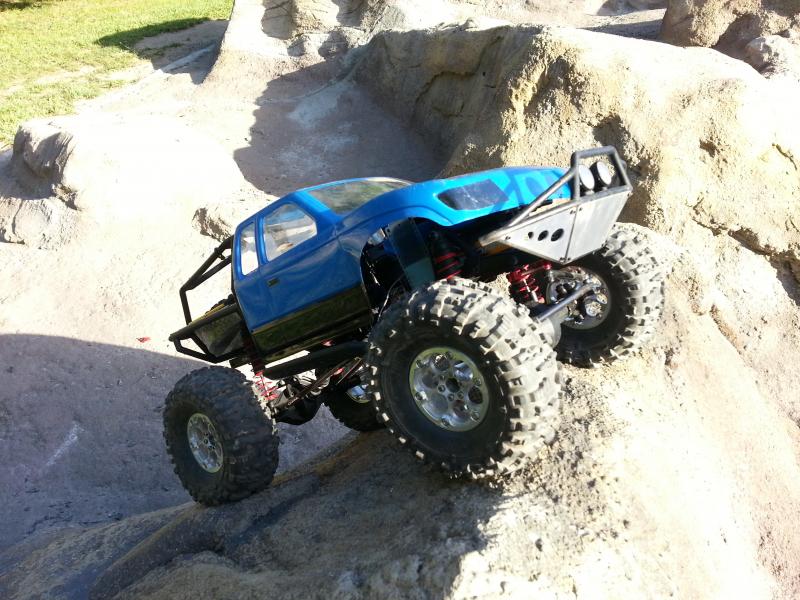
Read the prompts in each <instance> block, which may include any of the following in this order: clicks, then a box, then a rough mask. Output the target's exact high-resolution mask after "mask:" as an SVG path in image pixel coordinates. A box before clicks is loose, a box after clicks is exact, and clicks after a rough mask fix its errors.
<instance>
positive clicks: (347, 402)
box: [323, 390, 384, 431]
mask: <svg viewBox="0 0 800 600" xmlns="http://www.w3.org/2000/svg"><path fill="white" fill-rule="evenodd" d="M323 402H324V403H325V406H327V407H328V409H329V410H330V411H331V414H332V415H333V417H334V418H335V419H336V420H337V421H339V422H340V423H341V424H342V425H344V426H345V427H348V428H349V429H353V430H355V431H375V430H376V429H382V428H383V427H384V424H383V423H381V422H380V421H378V415H377V413H376V412H375V406H374V405H373V404H372V401H370V400H369V398H368V397H367V402H357V401H355V400H353V399H352V398H351V397H350V395H349V394H348V393H347V392H346V391H345V390H336V391H331V392H325V398H324V400H323Z"/></svg>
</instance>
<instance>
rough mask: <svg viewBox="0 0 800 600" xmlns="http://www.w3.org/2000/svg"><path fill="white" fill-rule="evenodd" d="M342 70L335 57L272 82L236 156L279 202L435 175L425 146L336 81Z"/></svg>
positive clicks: (364, 96)
mask: <svg viewBox="0 0 800 600" xmlns="http://www.w3.org/2000/svg"><path fill="white" fill-rule="evenodd" d="M341 64H342V63H341V61H340V60H339V59H338V58H336V57H334V58H331V59H329V60H326V61H323V62H320V63H317V64H314V65H311V66H308V67H304V68H300V69H297V70H295V71H292V72H289V73H286V74H284V75H282V76H280V77H277V78H276V79H274V80H272V81H270V83H269V85H268V87H267V88H266V89H265V90H264V92H263V94H262V95H261V96H260V98H259V99H258V105H259V106H258V108H257V109H256V110H255V113H254V116H255V122H254V123H253V125H252V126H251V128H250V133H251V135H250V136H249V138H248V140H247V141H248V144H247V146H245V147H242V148H240V149H238V150H236V151H235V152H234V159H235V160H236V163H237V164H238V165H239V168H240V169H241V171H242V173H243V174H244V176H245V178H246V179H247V180H248V181H249V182H250V183H252V184H253V185H254V186H256V187H257V188H259V189H261V190H263V191H266V192H268V193H271V194H276V195H283V194H286V193H289V192H291V191H293V190H294V189H296V187H298V186H309V185H314V184H318V183H325V182H327V181H334V180H339V179H347V178H351V177H371V176H386V177H399V178H403V179H410V180H423V179H427V178H429V177H431V176H433V175H435V174H436V173H437V172H438V170H439V166H440V165H439V162H440V161H439V160H438V159H437V158H436V157H435V156H434V154H433V153H432V151H431V149H430V148H429V147H428V146H427V145H426V144H425V143H424V142H423V140H422V138H421V137H420V136H419V135H418V134H416V133H415V132H413V131H412V130H410V129H409V128H408V127H407V126H406V125H404V124H403V123H402V122H401V121H400V120H399V119H398V118H397V117H396V116H394V115H392V114H390V113H389V112H388V111H386V110H385V109H384V108H383V107H382V106H381V105H380V104H378V103H376V102H375V101H374V100H373V99H372V98H371V96H370V95H369V94H368V93H367V92H366V91H365V90H363V89H362V88H361V86H359V85H356V84H355V83H353V82H351V81H349V80H347V79H346V78H344V79H343V78H341V77H340V75H341V73H340V71H339V69H340V68H341Z"/></svg>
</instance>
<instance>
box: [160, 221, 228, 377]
mask: <svg viewBox="0 0 800 600" xmlns="http://www.w3.org/2000/svg"><path fill="white" fill-rule="evenodd" d="M232 248H233V236H230V237H228V238H226V239H225V240H223V241H222V243H221V244H220V245H219V246H217V247H216V248H215V249H214V251H213V252H212V253H211V255H210V256H209V257H208V258H207V259H206V260H205V261H203V264H202V265H200V268H199V269H197V270H196V271H195V272H194V273H193V274H192V276H191V277H189V279H188V280H187V281H186V283H184V284H183V285H182V286H181V288H180V290H179V291H178V293H179V294H180V297H181V307H182V308H183V317H184V319H185V320H186V326H185V327H182V328H181V329H179V330H178V331H176V332H174V333H172V334H171V335H170V336H169V341H170V342H172V343H173V344H175V349H176V350H177V351H178V352H180V353H181V354H186V355H187V356H193V357H194V358H199V359H201V360H205V361H207V362H211V363H221V362H223V361H226V360H230V359H231V358H234V357H236V356H238V354H239V353H237V352H232V353H228V354H225V355H222V356H215V355H214V354H212V353H211V352H210V351H209V350H208V348H207V347H206V345H205V344H204V343H203V342H202V341H201V340H200V338H199V337H197V335H195V331H196V330H197V329H198V328H200V327H202V326H203V325H206V324H208V323H210V322H212V321H215V320H217V319H219V318H221V317H224V316H227V315H229V314H232V313H234V312H236V311H237V310H238V309H239V306H238V304H237V303H235V302H234V303H233V304H230V305H228V306H224V307H222V308H220V309H218V310H215V311H214V312H212V313H210V314H208V315H205V316H203V317H200V318H199V319H198V320H197V321H196V322H194V323H192V312H191V310H190V308H189V299H188V297H187V292H190V291H191V290H193V289H195V288H196V287H197V286H199V285H201V284H203V283H204V282H206V281H208V280H209V279H210V278H211V277H213V276H214V275H216V274H217V273H219V272H220V271H221V270H222V269H224V268H225V267H227V266H228V265H230V264H231V258H232V256H233V250H232ZM226 251H227V253H228V254H227V255H226ZM217 260H219V262H218V263H217V264H214V262H215V261H217ZM187 339H191V340H192V341H193V342H194V343H195V344H197V346H198V347H199V348H200V349H201V350H202V352H198V351H197V350H193V349H191V348H187V347H186V346H184V345H183V344H181V341H183V340H187Z"/></svg>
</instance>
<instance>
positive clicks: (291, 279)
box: [253, 202, 371, 354]
mask: <svg viewBox="0 0 800 600" xmlns="http://www.w3.org/2000/svg"><path fill="white" fill-rule="evenodd" d="M260 228H261V236H262V240H263V247H264V254H265V258H266V262H265V264H264V265H263V266H262V267H261V268H260V270H259V279H260V280H261V282H262V285H263V286H264V289H265V293H266V295H267V296H268V299H269V301H268V304H267V305H268V306H269V309H270V314H269V315H268V318H265V319H264V320H263V323H260V324H259V325H258V326H256V327H255V328H254V329H253V335H254V338H255V340H256V343H257V344H258V345H259V348H260V349H261V350H262V351H263V352H265V353H270V354H271V353H283V354H289V353H291V352H296V351H299V350H301V349H303V348H307V347H309V346H311V345H313V344H315V343H319V342H321V341H324V340H325V339H328V338H329V337H332V336H334V335H336V334H337V333H342V332H343V331H346V330H351V329H354V328H357V327H359V326H361V325H363V324H365V323H368V322H369V320H370V319H371V312H370V306H369V301H368V299H367V297H366V295H365V293H364V291H363V288H362V284H361V267H360V265H359V264H358V262H357V261H356V260H354V258H353V257H352V256H351V255H350V254H348V253H346V252H345V251H344V250H343V249H342V248H341V246H340V244H339V240H338V239H337V238H336V237H335V236H334V235H333V225H332V224H331V223H328V222H325V221H322V220H319V219H315V218H314V216H313V215H312V214H311V213H310V212H308V211H305V210H303V208H301V207H300V206H299V205H298V204H296V203H293V202H283V203H281V204H280V205H279V206H276V207H275V208H274V209H273V210H271V211H268V212H266V213H265V214H264V215H263V217H262V218H261V220H260Z"/></svg>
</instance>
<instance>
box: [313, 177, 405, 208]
mask: <svg viewBox="0 0 800 600" xmlns="http://www.w3.org/2000/svg"><path fill="white" fill-rule="evenodd" d="M408 185H411V184H410V182H408V181H403V180H402V179H391V178H388V177H371V178H367V179H354V180H352V181H340V182H337V183H333V184H329V185H323V186H322V187H318V188H312V189H309V190H306V192H307V193H308V194H310V195H311V196H313V197H314V198H315V199H317V200H319V201H320V202H322V203H323V204H324V205H326V206H327V207H328V208H330V209H331V210H332V211H333V212H335V213H336V214H337V215H346V214H347V213H349V212H350V211H353V210H355V209H357V208H358V207H360V206H363V205H364V204H366V203H367V202H369V201H370V200H372V199H373V198H375V197H376V196H380V195H381V194H385V193H386V192H391V191H393V190H398V189H400V188H404V187H406V186H408Z"/></svg>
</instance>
